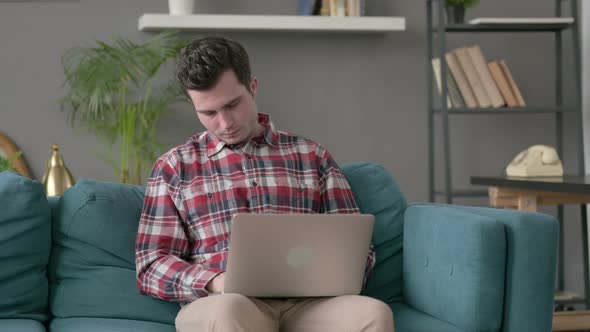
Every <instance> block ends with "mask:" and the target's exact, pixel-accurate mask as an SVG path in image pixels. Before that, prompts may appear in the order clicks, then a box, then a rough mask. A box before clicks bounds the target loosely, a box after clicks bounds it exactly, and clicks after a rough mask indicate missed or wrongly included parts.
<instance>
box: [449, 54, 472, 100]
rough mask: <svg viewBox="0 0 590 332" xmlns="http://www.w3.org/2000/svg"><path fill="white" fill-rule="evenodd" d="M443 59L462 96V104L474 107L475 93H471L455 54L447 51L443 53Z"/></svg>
mask: <svg viewBox="0 0 590 332" xmlns="http://www.w3.org/2000/svg"><path fill="white" fill-rule="evenodd" d="M445 60H446V61H447V66H448V67H449V72H450V73H451V74H452V76H453V78H454V81H455V83H456V85H457V88H458V90H459V92H460V94H461V96H462V97H463V98H462V99H463V102H464V105H465V106H466V107H468V108H476V107H477V100H476V99H475V95H474V94H473V90H472V89H471V86H470V85H469V82H468V81H467V77H466V76H465V73H464V72H463V69H462V68H461V66H460V65H459V61H458V60H457V56H456V55H455V53H453V52H447V53H446V54H445Z"/></svg>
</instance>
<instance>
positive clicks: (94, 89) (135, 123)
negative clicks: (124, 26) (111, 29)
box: [59, 31, 188, 179]
mask: <svg viewBox="0 0 590 332" xmlns="http://www.w3.org/2000/svg"><path fill="white" fill-rule="evenodd" d="M187 43H188V40H186V39H183V38H181V37H179V32H178V31H165V32H163V33H160V34H158V35H155V36H153V37H152V38H150V39H148V40H147V41H145V42H143V43H137V42H134V41H131V40H129V39H125V38H121V37H117V38H115V39H114V41H113V42H105V41H95V42H94V45H91V46H80V47H74V48H71V49H68V50H66V51H65V52H64V53H63V54H62V67H63V71H64V76H65V82H64V84H63V86H64V87H65V89H66V91H67V93H66V95H65V96H63V97H62V98H61V99H59V104H60V106H61V109H62V111H65V112H67V118H66V121H67V123H68V125H69V126H71V127H72V128H74V129H76V128H83V129H84V130H86V131H88V132H91V133H93V134H95V135H96V136H97V138H98V139H99V140H100V141H101V142H103V143H104V144H105V149H106V150H107V151H108V153H105V154H102V157H103V159H105V160H107V162H108V163H109V164H111V166H112V167H113V170H114V171H115V172H116V175H117V176H118V177H119V178H121V175H122V173H123V172H126V171H129V172H131V173H130V174H128V175H129V178H130V179H141V174H133V173H134V172H135V173H139V172H141V171H142V169H149V168H151V164H153V162H154V161H155V158H156V155H157V153H159V151H160V149H161V144H159V143H158V138H157V132H156V130H155V128H157V122H158V121H159V119H160V118H161V117H162V115H164V114H165V112H166V110H167V109H168V107H169V106H170V104H172V103H174V102H176V101H178V100H180V99H181V96H182V91H181V90H180V88H179V87H178V85H177V84H164V85H155V84H154V81H155V80H156V77H157V75H158V73H159V71H160V69H161V68H162V66H163V65H164V64H166V63H167V62H169V61H171V60H172V59H174V58H175V57H176V56H177V54H178V53H179V51H180V50H181V49H182V47H184V46H185V45H186V44H187ZM114 148H117V149H118V151H119V152H118V155H119V156H120V160H118V161H116V160H115V159H114V158H113V155H114V154H113V153H112V149H114ZM106 156H110V157H108V158H105V157H106ZM136 159H137V160H136Z"/></svg>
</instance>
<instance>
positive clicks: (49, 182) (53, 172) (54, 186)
mask: <svg viewBox="0 0 590 332" xmlns="http://www.w3.org/2000/svg"><path fill="white" fill-rule="evenodd" d="M75 183H76V181H75V180H74V177H73V176H72V174H71V173H70V171H69V170H68V168H67V167H66V165H65V164H64V160H63V157H62V156H61V154H60V153H59V146H58V145H57V144H51V158H50V159H49V160H48V161H47V169H46V170H45V174H44V175H43V188H44V189H45V194H46V195H47V196H62V195H63V194H64V192H65V191H66V189H68V188H69V187H71V186H73V185H74V184H75Z"/></svg>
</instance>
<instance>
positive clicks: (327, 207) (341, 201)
mask: <svg viewBox="0 0 590 332" xmlns="http://www.w3.org/2000/svg"><path fill="white" fill-rule="evenodd" d="M318 155H319V160H320V161H319V165H320V167H319V168H320V172H319V173H320V180H319V187H320V194H321V200H322V210H323V211H322V212H323V213H339V214H355V213H360V210H359V208H358V206H357V204H356V200H355V198H354V193H353V192H352V189H351V188H350V185H349V184H348V181H347V180H346V178H345V177H344V173H342V170H341V169H340V167H339V166H338V164H337V163H336V161H335V160H334V159H333V158H332V156H331V155H330V153H329V152H328V151H327V150H326V149H320V151H319V153H318ZM375 259H376V255H375V248H374V247H373V244H371V245H370V247H369V254H368V256H367V265H366V268H365V278H364V281H363V287H364V286H365V285H366V283H367V281H368V279H369V278H370V276H371V273H372V272H373V268H374V267H375Z"/></svg>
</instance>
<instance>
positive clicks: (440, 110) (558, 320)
mask: <svg viewBox="0 0 590 332" xmlns="http://www.w3.org/2000/svg"><path fill="white" fill-rule="evenodd" d="M554 3H555V7H554V8H555V16H554V18H559V20H555V21H556V22H550V23H548V22H542V20H537V22H533V21H535V19H533V20H531V22H528V23H527V22H514V21H513V22H510V20H507V21H505V22H504V23H503V24H471V23H462V24H447V23H446V18H445V13H444V0H427V3H426V16H427V17H426V22H427V35H428V36H427V64H426V65H427V71H426V72H427V82H428V83H427V86H428V92H427V93H428V164H429V169H428V172H429V173H428V185H429V200H430V201H431V202H435V201H436V200H437V198H439V197H442V198H443V199H444V200H445V201H446V203H449V204H451V203H452V202H453V199H454V198H458V197H477V196H482V197H486V196H487V195H488V194H487V192H486V191H478V190H474V189H470V188H467V189H466V188H460V189H457V188H453V186H452V178H453V176H454V174H453V172H452V161H451V159H452V158H451V152H452V151H451V150H452V147H451V143H450V135H451V132H450V129H449V121H450V118H451V117H453V116H455V115H461V116H468V115H481V114H498V116H510V115H512V114H517V115H521V116H522V115H523V114H528V115H530V116H535V115H538V114H553V115H554V123H555V137H556V142H555V146H556V148H557V151H558V153H559V155H561V156H563V140H564V137H563V136H564V135H563V134H564V132H566V128H564V117H565V116H572V117H575V120H576V121H575V122H576V126H577V128H575V132H576V141H577V142H576V144H577V146H576V152H577V154H578V155H579V156H580V157H579V158H578V161H579V162H578V167H577V168H578V173H579V174H580V175H583V174H584V171H585V170H584V158H583V156H584V146H583V143H584V140H583V122H582V88H581V85H582V80H581V52H580V39H579V22H578V0H554ZM563 6H569V14H570V16H571V18H573V19H571V20H561V18H563V17H564V15H563V14H562V7H563ZM565 32H570V33H572V37H573V38H572V50H573V58H572V59H564V54H563V53H564V47H563V41H562V35H563V33H565ZM456 33H461V34H466V33H467V34H469V33H474V34H481V33H508V34H510V33H546V34H548V35H549V36H552V37H553V38H554V40H555V43H554V46H547V47H551V48H553V51H554V52H555V63H554V64H555V75H556V79H555V84H554V88H555V97H556V98H555V103H554V104H553V105H538V106H526V107H515V108H508V107H500V108H466V107H462V108H452V107H449V105H448V104H447V98H448V96H449V89H448V85H447V80H446V79H441V80H440V81H441V83H440V90H441V92H440V93H439V91H438V88H437V86H436V80H435V75H434V73H433V67H432V62H431V60H432V59H434V58H439V59H445V54H446V52H448V51H449V50H447V49H446V45H447V39H448V38H451V37H452V36H454V35H457V34H456ZM435 42H438V43H437V44H436V47H435ZM564 61H567V62H571V63H572V64H573V66H572V67H573V75H572V77H573V79H574V84H573V86H574V89H575V91H574V92H575V93H574V96H575V97H574V98H575V102H574V103H573V105H574V106H570V107H566V106H565V105H564V103H563V101H564V96H563V65H564ZM448 71H449V68H448V65H447V63H446V61H440V77H446V75H447V72H448ZM435 100H437V101H438V103H437V104H438V105H440V106H435ZM437 116H440V117H441V121H440V122H441V127H442V128H441V129H442V133H441V134H442V140H438V141H437V140H435V137H434V119H435V117H437ZM570 130H572V129H571V128H570ZM504 134H509V133H504ZM436 148H442V152H443V153H442V155H443V161H442V162H443V163H444V167H443V168H442V169H443V170H444V173H443V179H442V181H441V182H442V183H443V188H436V184H437V181H436V180H437V179H436V178H435V175H436V174H435V169H437V168H439V167H440V166H439V165H436V163H437V162H436V160H435V149H436ZM454 162H458V161H457V160H454ZM465 176H469V175H465ZM557 214H558V216H557V219H558V220H559V222H560V228H561V229H563V206H559V207H558V211H557ZM582 216H583V217H582V223H583V224H584V225H585V224H586V220H585V217H584V216H585V215H584V213H582ZM582 240H583V245H585V243H587V242H586V241H587V238H586V234H582ZM563 243H564V238H563V232H560V247H559V267H558V276H557V284H558V285H557V288H558V290H563V289H564V271H563V270H564V269H563V261H564V248H563ZM583 265H584V269H585V271H588V269H589V267H588V257H587V255H586V257H585V258H584V262H583ZM585 275H586V273H585ZM584 279H586V278H584ZM589 283H590V281H589V280H584V293H585V294H584V296H582V297H580V296H570V297H568V298H561V297H559V296H557V297H556V304H558V303H561V304H562V305H563V304H576V303H577V304H584V305H585V307H586V309H587V310H586V311H576V313H577V314H576V315H574V316H575V317H574V316H572V317H573V318H574V319H576V320H577V321H580V320H582V321H583V324H582V325H576V327H583V328H582V329H584V330H590V310H588V309H590V284H589ZM570 318H571V317H569V316H568V315H567V314H565V315H564V312H558V313H556V314H555V316H554V330H555V331H560V330H570V327H572V326H574V325H571V321H572V320H571V319H570ZM572 330H573V329H572ZM578 330H579V329H578Z"/></svg>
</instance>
